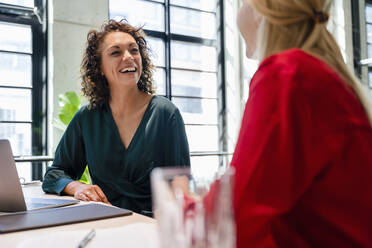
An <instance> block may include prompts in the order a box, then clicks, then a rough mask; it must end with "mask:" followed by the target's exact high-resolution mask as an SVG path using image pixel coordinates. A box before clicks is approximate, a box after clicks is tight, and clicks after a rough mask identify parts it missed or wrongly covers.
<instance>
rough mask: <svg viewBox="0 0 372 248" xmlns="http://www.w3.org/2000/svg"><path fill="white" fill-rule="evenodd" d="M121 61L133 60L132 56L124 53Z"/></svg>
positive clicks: (126, 52) (127, 52)
mask: <svg viewBox="0 0 372 248" xmlns="http://www.w3.org/2000/svg"><path fill="white" fill-rule="evenodd" d="M123 60H124V61H126V60H133V56H132V54H131V53H130V52H129V51H125V52H124V54H123Z"/></svg>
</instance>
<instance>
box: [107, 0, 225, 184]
mask: <svg viewBox="0 0 372 248" xmlns="http://www.w3.org/2000/svg"><path fill="white" fill-rule="evenodd" d="M222 4H223V1H217V0H110V1H109V16H110V19H115V20H121V19H126V20H127V21H128V22H129V23H130V24H131V25H134V26H142V25H143V26H144V30H145V32H146V33H147V35H148V36H149V38H148V41H149V43H150V47H151V49H152V50H153V51H154V53H155V65H156V73H155V83H156V93H157V94H158V95H164V96H166V97H168V98H169V99H171V101H172V102H173V103H174V104H175V105H176V106H177V107H178V108H179V110H180V111H181V114H182V116H183V119H184V122H185V127H186V132H187V136H188V140H189V145H190V151H191V152H192V154H191V155H192V157H191V164H192V168H196V167H197V168H198V172H200V174H203V173H205V174H208V173H213V172H214V171H216V170H217V168H218V166H219V165H220V163H222V158H221V157H220V156H219V153H220V151H223V150H225V149H224V148H223V147H224V137H223V129H224V127H223V123H224V120H223V118H224V107H223V106H224V105H225V104H224V101H225V100H224V80H223V78H224V64H223V63H224V54H223V49H221V47H223V46H222V42H223V40H222V38H221V37H223V35H222V34H221V32H223V30H222V28H221V27H222V25H221V23H222V21H223V20H222V18H221V15H219V13H220V12H221V8H222V6H221V5H222ZM128 6H131V7H130V8H129V7H128ZM218 17H219V18H218ZM217 30H222V31H220V33H218V32H217ZM218 67H219V68H222V69H220V70H217V68H218ZM206 154H208V156H202V155H206ZM196 155H198V156H196ZM205 176H206V177H208V176H213V175H205Z"/></svg>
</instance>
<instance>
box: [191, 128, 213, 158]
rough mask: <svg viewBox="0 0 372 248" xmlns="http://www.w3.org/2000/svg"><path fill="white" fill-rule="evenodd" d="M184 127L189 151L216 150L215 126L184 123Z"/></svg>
mask: <svg viewBox="0 0 372 248" xmlns="http://www.w3.org/2000/svg"><path fill="white" fill-rule="evenodd" d="M185 128H186V134H187V139H188V141H189V146H190V151H191V152H196V151H198V152H200V151H209V152H211V151H218V128H217V126H189V125H185ZM201 137H202V138H201Z"/></svg>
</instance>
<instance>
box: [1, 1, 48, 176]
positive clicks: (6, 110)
mask: <svg viewBox="0 0 372 248" xmlns="http://www.w3.org/2000/svg"><path fill="white" fill-rule="evenodd" d="M44 7H45V3H43V1H42V0H35V1H33V0H12V1H10V0H0V63H1V67H0V75H1V77H0V139H9V140H10V143H11V146H12V149H13V154H14V156H31V155H42V154H43V152H44V147H46V144H45V142H44V140H46V138H45V136H46V135H45V130H46V128H45V123H46V122H45V116H46V109H45V107H43V106H45V100H46V99H45V98H46V96H45V95H44V94H43V92H45V90H46V61H45V60H46V55H45V54H46V52H45V51H46V36H45V31H46V30H45V29H44V28H43V27H44V25H43V21H44V20H43V19H44V18H43V15H44V9H45V8H44ZM44 22H45V21H44ZM17 169H18V173H19V176H20V177H23V178H25V180H26V181H28V180H31V179H40V178H41V176H42V169H41V166H40V165H39V164H36V163H34V164H31V163H19V164H17Z"/></svg>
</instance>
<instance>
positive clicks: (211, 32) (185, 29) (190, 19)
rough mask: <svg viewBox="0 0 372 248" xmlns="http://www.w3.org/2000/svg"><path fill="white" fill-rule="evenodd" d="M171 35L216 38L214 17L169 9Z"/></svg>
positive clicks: (174, 8)
mask: <svg viewBox="0 0 372 248" xmlns="http://www.w3.org/2000/svg"><path fill="white" fill-rule="evenodd" d="M170 17H171V21H170V23H171V33H175V34H182V35H190V36H196V37H201V38H206V39H215V38H216V17H215V15H214V14H211V13H205V12H200V11H196V10H189V9H184V8H177V7H171V8H170Z"/></svg>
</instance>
